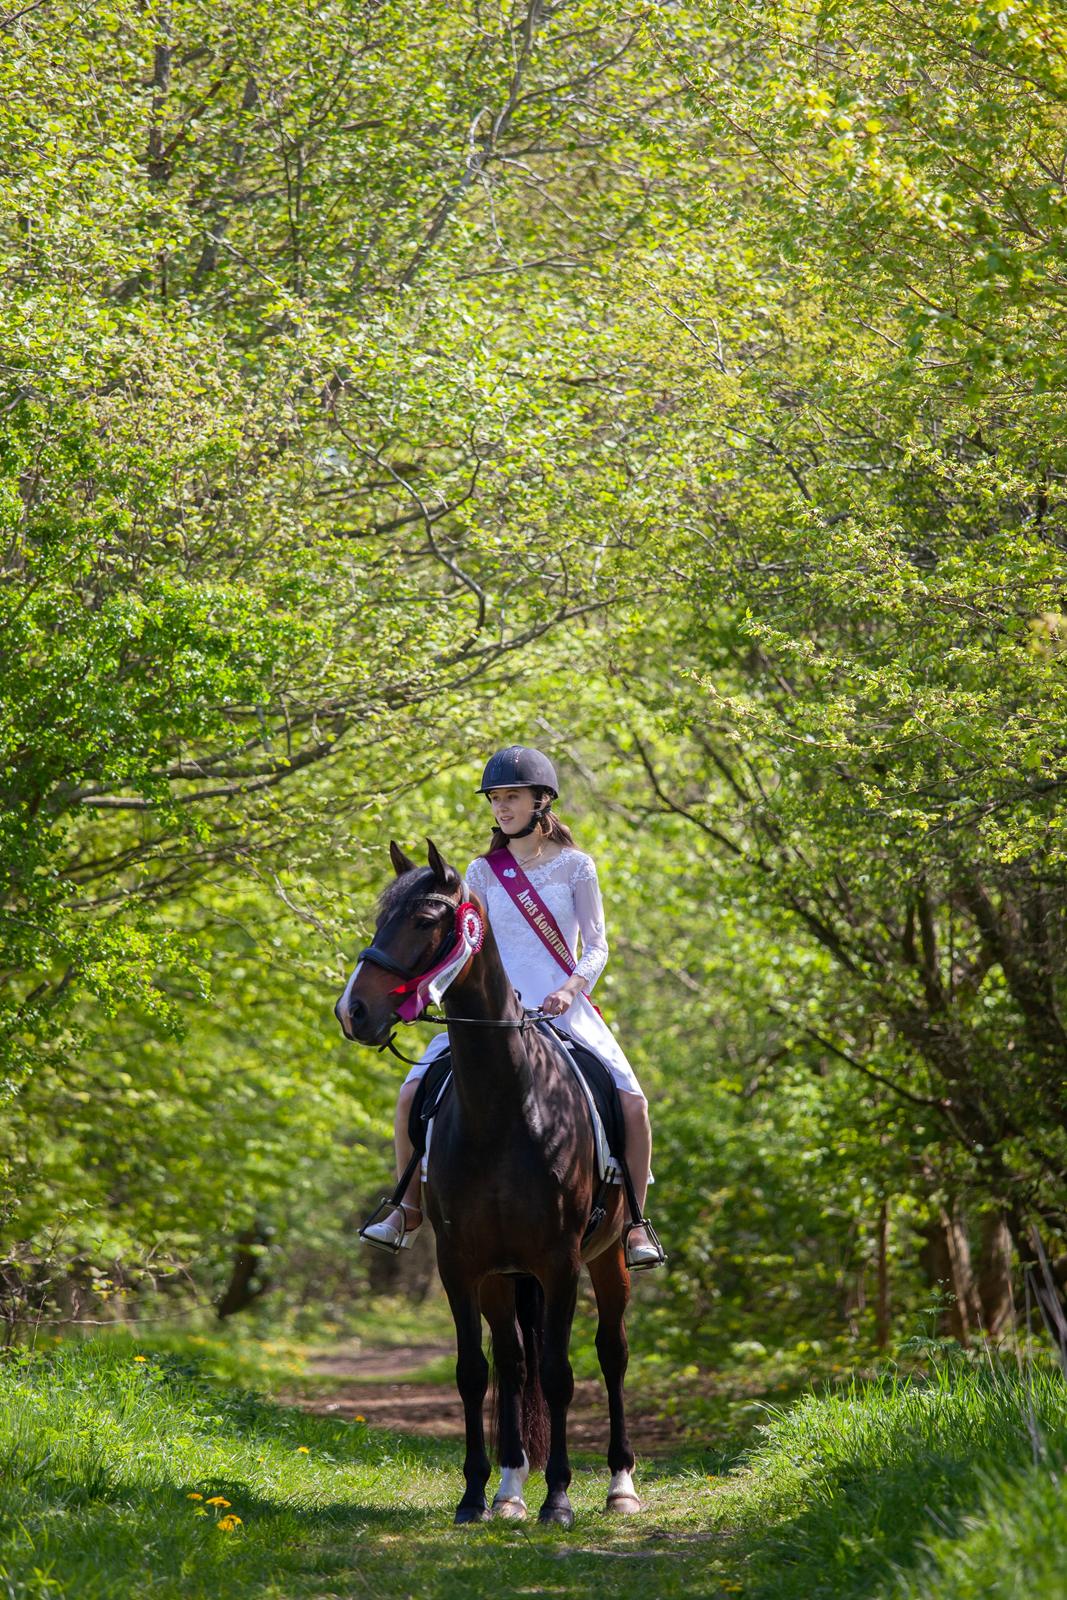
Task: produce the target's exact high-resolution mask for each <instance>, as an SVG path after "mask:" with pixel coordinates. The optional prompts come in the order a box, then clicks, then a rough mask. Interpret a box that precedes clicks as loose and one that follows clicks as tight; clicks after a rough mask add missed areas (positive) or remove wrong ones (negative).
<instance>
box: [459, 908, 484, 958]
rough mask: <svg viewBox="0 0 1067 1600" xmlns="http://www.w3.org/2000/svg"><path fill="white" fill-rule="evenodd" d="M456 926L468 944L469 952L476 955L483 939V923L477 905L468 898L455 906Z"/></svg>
mask: <svg viewBox="0 0 1067 1600" xmlns="http://www.w3.org/2000/svg"><path fill="white" fill-rule="evenodd" d="M456 927H457V929H458V930H459V932H460V933H461V934H462V935H463V938H464V939H465V940H466V941H467V943H468V944H469V945H470V948H471V954H472V955H477V953H478V951H479V950H480V949H481V948H482V941H483V940H484V939H485V923H484V922H483V921H482V914H481V912H480V911H479V910H478V907H477V906H475V905H472V904H471V902H470V901H469V900H465V901H464V902H463V904H462V905H461V906H457V907H456Z"/></svg>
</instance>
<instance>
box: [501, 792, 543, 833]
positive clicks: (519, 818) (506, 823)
mask: <svg viewBox="0 0 1067 1600" xmlns="http://www.w3.org/2000/svg"><path fill="white" fill-rule="evenodd" d="M489 804H490V805H491V806H492V808H493V820H494V822H495V823H496V825H497V827H498V828H499V829H500V830H501V832H502V833H506V834H508V835H509V836H510V835H511V834H513V833H518V832H519V830H520V828H525V827H526V825H527V823H528V822H529V820H530V818H531V817H532V816H533V814H534V811H535V810H536V809H537V807H536V802H535V800H534V792H533V790H532V789H490V791H489Z"/></svg>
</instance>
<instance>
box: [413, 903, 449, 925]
mask: <svg viewBox="0 0 1067 1600" xmlns="http://www.w3.org/2000/svg"><path fill="white" fill-rule="evenodd" d="M443 916H444V908H443V907H442V906H421V907H420V908H419V910H418V911H416V913H415V921H416V923H417V924H418V925H419V927H420V928H435V927H436V926H437V924H438V923H439V922H440V921H441V919H442V917H443Z"/></svg>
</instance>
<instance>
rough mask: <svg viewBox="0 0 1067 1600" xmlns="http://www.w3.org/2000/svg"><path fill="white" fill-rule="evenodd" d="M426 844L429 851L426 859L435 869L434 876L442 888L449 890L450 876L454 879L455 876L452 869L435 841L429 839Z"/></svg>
mask: <svg viewBox="0 0 1067 1600" xmlns="http://www.w3.org/2000/svg"><path fill="white" fill-rule="evenodd" d="M426 844H427V848H428V851H429V853H428V855H427V857H426V859H427V861H428V862H429V863H430V866H431V868H432V869H433V875H434V877H435V878H436V879H437V881H438V883H439V884H440V885H441V887H442V888H443V889H447V888H448V887H449V878H450V876H452V877H454V876H455V874H454V873H453V872H452V868H451V867H450V866H449V865H448V862H447V861H446V860H445V859H444V857H443V856H442V854H441V852H440V851H439V850H438V848H437V846H436V845H435V844H434V842H433V840H432V839H427V841H426Z"/></svg>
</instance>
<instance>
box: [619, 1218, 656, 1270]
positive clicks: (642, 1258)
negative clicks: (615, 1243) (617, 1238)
mask: <svg viewBox="0 0 1067 1600" xmlns="http://www.w3.org/2000/svg"><path fill="white" fill-rule="evenodd" d="M638 1228H643V1229H644V1231H645V1233H646V1234H647V1239H646V1240H644V1241H643V1242H641V1243H639V1242H638V1241H637V1240H636V1239H635V1238H634V1237H633V1234H634V1232H635V1231H636V1230H637V1229H638ZM623 1255H624V1258H625V1261H626V1265H627V1267H628V1268H629V1270H630V1271H631V1272H647V1271H649V1269H650V1268H652V1267H662V1266H663V1265H664V1264H665V1262H666V1260H667V1256H666V1252H665V1251H664V1249H663V1246H662V1245H661V1244H660V1242H659V1240H658V1239H657V1238H656V1230H655V1228H653V1226H652V1224H651V1222H649V1220H648V1218H647V1217H642V1218H641V1221H640V1222H630V1223H628V1224H627V1225H626V1227H625V1229H624V1230H623Z"/></svg>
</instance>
